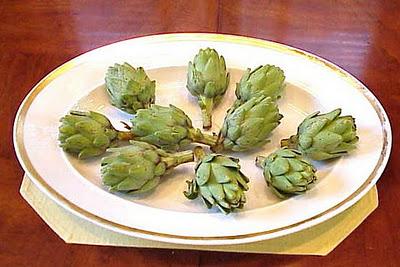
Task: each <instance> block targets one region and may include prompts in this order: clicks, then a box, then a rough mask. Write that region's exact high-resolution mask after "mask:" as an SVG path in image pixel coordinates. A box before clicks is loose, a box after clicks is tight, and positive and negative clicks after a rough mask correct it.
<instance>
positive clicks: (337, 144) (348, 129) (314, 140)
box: [281, 108, 358, 160]
mask: <svg viewBox="0 0 400 267" xmlns="http://www.w3.org/2000/svg"><path fill="white" fill-rule="evenodd" d="M341 112H342V110H341V109H340V108H338V109H335V110H333V111H331V112H329V113H326V114H319V112H315V113H313V114H311V115H309V116H308V117H306V118H305V119H304V121H303V122H302V123H301V124H300V125H299V127H298V129H297V134H296V135H293V136H291V137H290V138H289V139H284V140H282V141H281V145H282V146H288V147H290V148H295V149H298V150H300V151H301V152H302V153H303V154H304V155H305V156H307V157H309V158H311V159H313V160H326V159H332V158H336V157H340V156H344V155H347V154H348V152H349V151H351V150H353V149H355V148H356V143H357V142H358V136H357V135H356V134H357V133H356V125H355V121H354V118H353V117H352V116H340V113H341Z"/></svg>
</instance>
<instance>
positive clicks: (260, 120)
mask: <svg viewBox="0 0 400 267" xmlns="http://www.w3.org/2000/svg"><path fill="white" fill-rule="evenodd" d="M282 118H283V116H282V115H281V114H279V110H278V106H277V104H276V102H275V101H273V99H272V98H270V97H265V96H258V97H257V96H256V97H253V98H251V99H250V100H248V101H247V102H245V103H243V104H242V105H240V106H237V107H232V108H231V109H230V110H228V113H227V115H226V117H225V120H224V123H223V126H222V128H221V131H220V133H219V138H218V142H217V145H215V146H212V147H211V148H212V150H213V151H217V152H218V151H221V150H223V149H228V150H233V151H244V150H249V149H252V148H255V147H259V146H262V145H263V144H265V143H267V142H268V141H269V140H268V139H267V137H268V135H269V134H270V133H271V132H272V131H273V130H274V129H275V128H276V127H277V126H278V125H279V124H280V120H281V119H282Z"/></svg>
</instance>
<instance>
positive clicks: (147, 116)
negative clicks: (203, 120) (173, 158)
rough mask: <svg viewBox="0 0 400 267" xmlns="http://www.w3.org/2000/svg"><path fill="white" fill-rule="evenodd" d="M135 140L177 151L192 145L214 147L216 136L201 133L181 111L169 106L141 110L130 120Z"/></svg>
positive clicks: (154, 106)
mask: <svg viewBox="0 0 400 267" xmlns="http://www.w3.org/2000/svg"><path fill="white" fill-rule="evenodd" d="M131 122H132V127H131V132H132V134H133V136H134V139H135V140H138V141H143V142H147V143H150V144H153V145H156V146H158V147H161V148H162V149H165V150H168V151H174V150H179V149H180V148H182V147H184V146H186V145H188V144H190V143H192V142H196V143H203V144H206V145H214V144H215V143H216V140H217V136H215V135H209V134H205V133H202V132H201V131H200V130H199V129H195V128H193V126H192V121H191V120H190V118H189V117H188V116H187V115H186V114H185V112H183V111H182V110H181V109H179V108H177V107H175V106H173V105H169V107H163V106H158V105H152V106H151V107H150V108H148V109H141V110H139V111H138V112H137V114H136V116H135V117H134V118H132V119H131Z"/></svg>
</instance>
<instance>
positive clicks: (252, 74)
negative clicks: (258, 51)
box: [235, 65, 285, 106]
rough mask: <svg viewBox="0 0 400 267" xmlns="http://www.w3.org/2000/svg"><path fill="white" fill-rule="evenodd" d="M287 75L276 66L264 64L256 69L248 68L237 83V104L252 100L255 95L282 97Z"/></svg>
mask: <svg viewBox="0 0 400 267" xmlns="http://www.w3.org/2000/svg"><path fill="white" fill-rule="evenodd" d="M284 80H285V75H284V73H283V71H282V70H281V69H280V68H279V67H276V66H272V65H264V66H259V67H258V68H256V69H254V70H253V71H252V70H251V69H247V70H246V72H245V73H244V74H243V76H242V78H241V79H240V82H239V83H237V84H236V97H237V99H238V100H237V101H236V103H235V105H236V106H238V105H240V104H242V103H244V102H246V101H248V100H250V99H251V98H252V97H254V96H260V95H264V96H269V97H271V98H274V99H276V98H278V97H280V95H281V93H282V89H283V82H284Z"/></svg>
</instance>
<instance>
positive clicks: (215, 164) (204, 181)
mask: <svg viewBox="0 0 400 267" xmlns="http://www.w3.org/2000/svg"><path fill="white" fill-rule="evenodd" d="M194 154H195V158H196V160H197V161H198V162H197V165H196V167H195V171H196V174H195V178H194V179H193V180H191V181H186V182H187V184H188V189H187V191H185V192H184V195H185V196H186V197H187V198H188V199H195V198H197V197H198V196H199V195H200V196H201V198H202V199H203V202H204V204H205V205H206V206H207V208H209V209H210V208H211V207H212V206H213V205H216V206H217V207H218V208H219V209H220V210H221V211H222V212H223V213H225V214H228V213H230V212H231V211H233V210H234V209H236V208H238V209H240V208H242V207H243V205H244V204H245V203H246V196H245V193H244V192H245V191H247V190H248V189H249V187H248V185H247V183H248V182H249V179H248V178H247V177H246V176H245V175H244V174H243V173H242V172H241V171H240V165H239V159H236V158H231V157H227V156H224V155H218V154H209V155H205V153H204V151H203V150H202V149H201V148H199V147H196V148H195V150H194Z"/></svg>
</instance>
